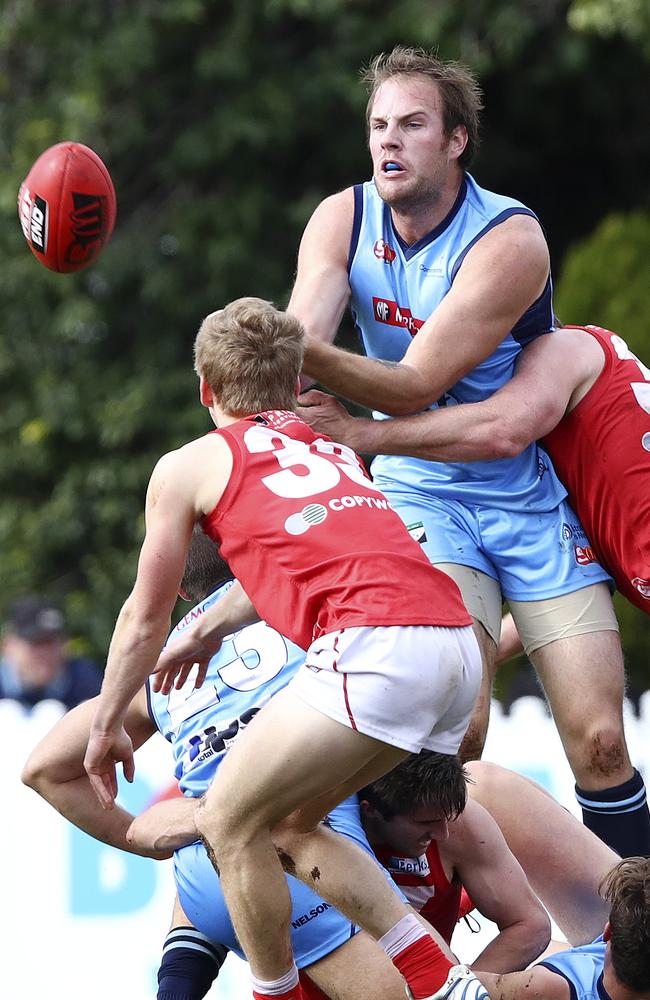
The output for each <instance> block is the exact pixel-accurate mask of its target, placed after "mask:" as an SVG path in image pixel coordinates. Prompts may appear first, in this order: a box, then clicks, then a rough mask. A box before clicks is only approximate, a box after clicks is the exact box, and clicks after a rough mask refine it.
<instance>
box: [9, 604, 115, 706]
mask: <svg viewBox="0 0 650 1000" xmlns="http://www.w3.org/2000/svg"><path fill="white" fill-rule="evenodd" d="M101 682H102V677H101V673H100V671H99V670H98V669H97V667H96V666H95V664H94V663H91V661H90V660H86V659H80V658H71V657H69V656H68V654H67V639H66V629H65V621H64V618H63V615H62V613H61V611H60V610H59V609H58V608H56V607H53V606H52V605H51V604H50V603H48V602H47V601H44V600H41V599H40V598H38V597H23V598H20V599H19V600H17V601H16V602H15V603H14V604H13V605H12V606H11V608H10V609H9V615H8V618H7V621H6V623H5V627H4V633H3V636H2V656H1V658H0V698H13V699H14V700H15V701H18V702H20V703H21V705H23V706H24V707H25V708H29V709H31V708H33V707H34V705H35V704H36V703H37V702H39V701H43V700H44V699H46V698H55V699H56V700H57V701H60V702H62V703H63V704H64V705H65V707H66V708H73V707H74V706H75V705H78V704H79V702H81V701H85V700H86V699H87V698H92V697H93V696H94V695H96V694H97V693H98V692H99V689H100V687H101Z"/></svg>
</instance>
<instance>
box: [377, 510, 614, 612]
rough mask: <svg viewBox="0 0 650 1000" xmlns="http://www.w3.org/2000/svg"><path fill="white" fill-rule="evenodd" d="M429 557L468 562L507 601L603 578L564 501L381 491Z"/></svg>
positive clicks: (578, 587) (544, 594) (586, 584)
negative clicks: (525, 503)
mask: <svg viewBox="0 0 650 1000" xmlns="http://www.w3.org/2000/svg"><path fill="white" fill-rule="evenodd" d="M384 493H385V495H386V497H387V498H388V500H389V501H390V504H391V507H392V508H393V509H394V510H395V511H396V512H397V513H398V514H399V516H400V517H401V519H402V520H403V521H404V523H405V524H406V526H407V527H408V528H409V531H410V532H411V534H412V535H413V537H414V538H415V539H417V540H418V541H419V542H420V543H421V545H422V548H423V549H424V551H425V552H426V554H427V555H428V557H429V559H430V560H431V562H432V563H433V564H434V565H435V564H436V563H455V564H460V565H462V566H471V567H473V568H474V569H477V570H480V572H482V573H486V574H487V575H488V576H491V577H492V578H493V579H494V580H497V581H498V583H499V586H500V588H501V593H502V595H503V597H505V598H506V599H510V600H513V601H541V600H546V599H547V598H550V597H560V596H561V595H562V594H570V593H573V591H575V590H581V589H582V588H583V587H590V586H591V585H592V584H595V583H601V582H603V581H605V582H607V583H610V584H611V577H610V576H609V575H608V574H607V573H606V572H605V570H604V569H603V568H602V566H601V565H600V564H599V563H598V562H597V561H596V558H595V556H594V553H593V551H592V549H591V546H590V544H589V540H588V539H587V536H586V535H585V532H584V529H583V527H582V525H581V524H580V521H579V519H578V516H577V515H576V514H575V513H574V511H573V510H572V508H571V506H570V505H569V504H568V503H567V501H566V500H564V501H562V503H561V504H560V505H559V507H556V508H555V509H554V510H552V511H549V512H548V513H537V512H535V513H522V512H520V511H507V510H506V511H504V510H495V509H493V508H492V507H479V506H474V505H469V504H464V503H459V502H458V501H457V500H442V499H440V498H438V497H426V498H425V497H419V496H414V495H413V494H404V493H401V492H400V493H393V492H391V491H390V490H384Z"/></svg>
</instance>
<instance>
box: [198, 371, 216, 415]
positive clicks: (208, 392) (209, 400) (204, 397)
mask: <svg viewBox="0 0 650 1000" xmlns="http://www.w3.org/2000/svg"><path fill="white" fill-rule="evenodd" d="M199 397H200V399H201V405H202V406H207V408H208V409H210V407H211V406H214V394H213V392H212V389H211V388H210V386H209V385H208V383H207V382H206V380H205V379H204V378H203V375H200V376H199Z"/></svg>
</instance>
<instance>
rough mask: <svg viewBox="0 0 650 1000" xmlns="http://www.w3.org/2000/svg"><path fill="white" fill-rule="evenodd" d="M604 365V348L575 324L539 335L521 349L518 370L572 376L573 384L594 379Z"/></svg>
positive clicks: (518, 371)
mask: <svg viewBox="0 0 650 1000" xmlns="http://www.w3.org/2000/svg"><path fill="white" fill-rule="evenodd" d="M604 365H605V352H604V351H603V349H602V347H601V346H600V344H599V343H598V341H597V340H596V339H595V338H594V337H592V336H590V334H588V333H586V332H585V330H580V329H576V328H575V327H561V328H560V329H559V330H555V331H554V332H553V333H547V334H545V335H544V336H543V337H536V338H535V340H533V341H532V343H530V344H528V345H527V347H525V348H524V350H523V351H522V353H521V357H520V359H519V361H518V362H517V373H518V374H519V373H520V372H521V373H526V374H528V375H531V374H533V373H535V375H536V376H537V375H539V376H541V377H555V378H558V379H561V380H565V379H570V380H571V382H572V384H577V382H578V381H582V380H584V379H595V378H597V377H598V376H599V375H600V373H601V372H602V370H603V367H604Z"/></svg>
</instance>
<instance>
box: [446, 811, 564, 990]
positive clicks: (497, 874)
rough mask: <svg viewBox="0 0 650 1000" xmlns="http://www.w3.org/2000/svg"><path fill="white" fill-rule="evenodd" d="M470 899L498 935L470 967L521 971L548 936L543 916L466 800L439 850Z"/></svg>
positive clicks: (502, 845)
mask: <svg viewBox="0 0 650 1000" xmlns="http://www.w3.org/2000/svg"><path fill="white" fill-rule="evenodd" d="M441 852H444V856H445V858H448V859H449V860H451V861H452V863H453V865H454V868H455V870H456V871H457V873H458V875H459V876H460V879H461V881H462V883H463V885H464V886H465V888H466V889H467V892H468V893H469V895H470V896H471V898H472V901H473V902H474V903H475V905H476V906H477V907H478V909H479V910H480V911H481V913H483V914H484V916H486V917H487V918H488V920H492V921H494V923H495V924H496V925H497V927H498V928H499V933H498V935H497V937H496V938H494V940H493V941H491V942H490V943H489V944H488V945H487V947H486V948H485V949H484V950H483V952H482V953H481V954H480V955H479V956H478V958H477V959H476V960H475V962H474V963H473V966H472V967H473V968H478V969H483V970H486V971H488V972H510V971H514V970H517V969H525V968H526V966H527V965H529V964H530V962H532V961H533V960H534V959H536V958H537V957H538V955H540V954H541V952H542V951H543V950H544V948H545V947H546V946H547V944H548V942H549V940H550V936H551V925H550V921H549V919H548V916H547V915H546V912H545V910H544V908H543V906H542V904H541V903H540V902H539V900H538V899H537V897H536V896H535V894H534V892H533V891H532V889H531V888H530V886H529V884H528V882H527V880H526V876H525V875H524V872H523V869H522V868H521V866H520V865H519V863H518V861H517V860H516V858H515V857H514V855H513V854H512V853H511V852H510V850H509V848H508V845H507V844H506V842H505V840H504V838H503V835H502V834H501V831H500V830H499V828H498V826H497V825H496V823H495V821H494V820H493V819H492V817H491V816H490V814H489V813H488V812H487V811H486V810H485V809H483V807H482V806H479V805H478V803H477V802H472V801H471V800H470V801H469V802H468V803H467V807H466V809H465V812H464V813H463V814H462V816H460V817H459V818H458V819H457V820H456V821H455V822H454V824H453V834H452V836H451V837H450V838H449V840H448V841H445V842H443V844H441Z"/></svg>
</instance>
